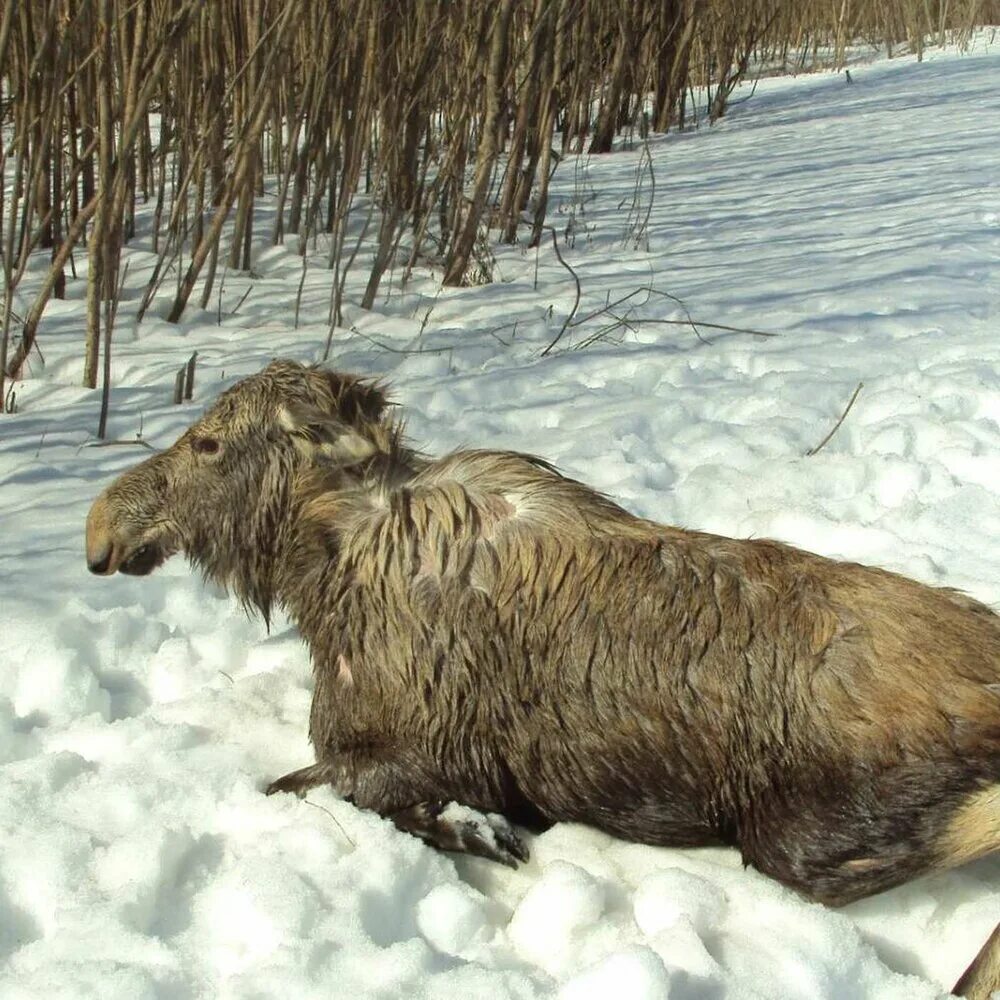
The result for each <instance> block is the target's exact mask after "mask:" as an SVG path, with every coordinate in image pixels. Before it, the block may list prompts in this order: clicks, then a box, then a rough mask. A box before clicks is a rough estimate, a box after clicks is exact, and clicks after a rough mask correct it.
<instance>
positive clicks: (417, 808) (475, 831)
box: [392, 802, 528, 868]
mask: <svg viewBox="0 0 1000 1000" xmlns="http://www.w3.org/2000/svg"><path fill="white" fill-rule="evenodd" d="M392 820H393V822H394V823H395V824H396V826H397V827H399V829H400V830H405V831H406V832H407V833H412V834H413V835H414V836H416V837H419V838H420V839H421V840H423V841H426V842H427V843H428V844H432V845H433V846H434V847H437V848H438V849H439V850H442V851H458V852H460V853H462V854H474V855H476V856H477V857H480V858H488V859H489V860H490V861H497V862H499V863H500V864H502V865H507V867H508V868H516V867H517V866H518V863H519V862H523V861H527V860H528V849H527V848H526V847H525V846H524V843H523V841H522V840H521V838H520V837H519V836H518V835H517V833H516V831H515V830H514V828H513V826H511V824H510V823H509V822H508V821H507V819H506V818H505V817H503V816H501V815H499V814H498V813H482V812H480V811H479V810H477V809H470V808H469V807H468V806H463V805H460V804H459V803H457V802H450V803H448V804H447V805H444V804H443V803H441V802H418V803H417V804H416V805H413V806H409V807H407V808H406V809H400V810H398V811H397V812H395V813H393V814H392Z"/></svg>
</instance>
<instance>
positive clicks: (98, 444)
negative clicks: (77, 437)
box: [81, 438, 156, 451]
mask: <svg viewBox="0 0 1000 1000" xmlns="http://www.w3.org/2000/svg"><path fill="white" fill-rule="evenodd" d="M133 444H137V445H139V446H140V447H141V448H148V449H149V450H150V451H156V449H155V448H154V447H153V446H152V445H151V444H150V443H149V442H148V441H143V439H142V438H136V439H135V440H133V441H122V440H121V439H120V438H118V439H116V440H114V441H85V442H84V443H83V445H82V446H81V447H83V448H113V447H115V446H116V445H121V446H124V447H128V446H129V445H133Z"/></svg>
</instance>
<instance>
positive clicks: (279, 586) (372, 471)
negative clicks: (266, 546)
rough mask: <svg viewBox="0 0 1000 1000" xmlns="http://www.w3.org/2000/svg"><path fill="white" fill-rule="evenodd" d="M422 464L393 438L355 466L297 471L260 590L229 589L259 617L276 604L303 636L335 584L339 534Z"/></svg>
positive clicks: (318, 618)
mask: <svg viewBox="0 0 1000 1000" xmlns="http://www.w3.org/2000/svg"><path fill="white" fill-rule="evenodd" d="M424 465H426V460H425V459H424V458H423V457H421V456H420V455H418V454H417V453H416V452H414V451H412V450H411V449H408V448H405V447H404V446H403V445H401V444H399V443H398V442H395V443H394V447H393V448H392V450H391V451H390V452H386V453H379V454H378V455H376V456H375V457H374V458H373V459H371V460H369V461H368V462H366V463H364V465H362V466H360V467H357V468H353V469H348V470H336V471H333V470H324V469H323V468H322V467H314V468H312V469H309V470H305V471H302V472H300V473H299V474H298V475H297V476H295V477H294V479H293V481H292V483H291V488H290V490H289V496H288V501H287V505H286V507H285V511H284V513H283V514H282V516H281V517H280V519H279V521H278V523H277V524H276V525H275V527H274V530H273V533H272V536H271V537H273V540H274V544H273V547H272V548H271V550H270V551H271V556H270V559H269V565H270V568H271V572H270V573H269V574H268V576H267V577H266V582H267V590H266V592H265V591H264V590H258V591H257V592H256V593H253V594H248V593H246V592H240V591H239V589H238V588H235V587H234V589H237V591H238V593H239V594H240V597H241V598H242V599H243V600H244V602H245V603H249V604H252V605H253V606H254V607H256V608H257V609H258V610H259V611H260V612H261V613H262V615H263V616H264V618H265V620H267V617H268V613H269V610H270V607H271V605H272V604H279V605H281V606H282V607H283V608H284V609H285V611H286V612H287V613H288V614H289V616H290V617H291V618H292V620H293V621H295V623H296V624H297V625H298V626H299V628H300V629H301V630H302V631H303V633H304V634H305V635H306V637H307V638H309V637H310V636H311V633H312V632H313V631H314V629H315V628H316V627H318V625H319V622H320V621H321V620H325V618H326V617H327V615H328V608H329V601H330V597H331V592H332V591H334V590H336V589H337V588H338V587H339V586H340V585H341V582H342V581H341V571H340V563H341V552H342V547H343V536H344V533H345V532H349V531H351V530H352V528H351V525H352V524H353V523H354V522H355V521H356V519H357V518H358V517H359V516H361V517H364V516H365V514H366V513H367V512H369V511H371V510H373V509H374V508H375V507H376V506H381V505H382V504H383V503H384V498H385V494H386V493H387V492H391V491H392V490H394V489H397V488H399V487H401V486H403V485H405V483H406V482H407V481H408V480H410V479H411V478H412V477H413V476H414V475H415V474H416V472H417V471H419V469H420V468H422V467H423V466H424ZM256 579H257V577H256V576H255V577H254V580H256ZM248 582H249V581H248ZM324 609H327V610H326V611H325V610H324Z"/></svg>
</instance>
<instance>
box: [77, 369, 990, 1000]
mask: <svg viewBox="0 0 1000 1000" xmlns="http://www.w3.org/2000/svg"><path fill="white" fill-rule="evenodd" d="M395 412H396V411H395V409H394V408H393V407H392V406H390V403H389V400H388V397H387V393H386V390H385V388H384V387H383V386H381V385H380V384H378V383H375V382H371V381H368V380H365V379H362V378H360V377H357V376H353V375H347V374H341V373H337V372H334V371H330V370H326V369H323V368H321V367H307V366H303V365H300V364H298V363H295V362H292V361H285V360H278V361H274V362H272V363H271V364H269V365H268V366H267V367H266V368H264V369H263V370H262V371H261V372H259V373H258V374H256V375H253V376H251V377H249V378H246V379H244V380H243V381H242V382H239V383H238V384H236V385H235V386H234V387H233V388H231V389H229V390H228V391H227V392H225V393H223V394H222V395H221V396H220V397H219V399H218V400H217V401H216V402H215V404H214V405H213V406H212V407H211V408H209V409H208V410H207V412H206V413H205V414H204V415H203V416H202V417H201V419H199V420H198V421H197V422H196V423H194V425H193V426H192V427H190V428H189V429H188V430H187V431H186V432H185V433H184V434H183V435H182V436H181V437H180V438H179V439H178V440H177V441H176V442H175V443H174V444H173V445H172V446H171V447H169V448H168V449H166V450H165V451H163V452H160V453H158V454H156V455H154V456H153V457H151V458H149V459H148V460H146V461H145V462H143V463H142V464H140V465H138V466H136V467H135V468H133V469H132V470H130V471H128V472H125V473H124V474H123V475H121V476H120V477H119V478H118V479H117V480H116V481H115V482H113V483H112V484H111V485H110V486H109V487H108V488H107V489H106V490H105V491H104V492H103V493H102V494H101V495H100V496H99V497H98V498H97V500H96V501H95V502H94V504H93V507H92V508H91V510H90V513H89V515H88V518H87V539H86V551H87V564H88V566H89V568H90V570H91V571H92V572H93V573H97V574H104V575H107V574H112V573H115V572H121V573H126V574H132V575H136V576H142V575H145V574H148V573H150V572H152V571H153V570H154V569H155V568H156V567H157V566H159V565H160V564H161V563H163V562H164V560H166V559H168V558H169V557H170V556H172V555H174V554H175V553H178V552H182V553H184V555H186V556H187V557H188V559H189V560H190V561H191V562H192V563H193V564H194V565H195V566H197V567H199V568H200V569H201V571H202V573H203V574H204V576H205V577H207V578H209V579H211V580H213V581H216V582H218V583H220V584H222V585H223V586H225V587H227V588H228V589H229V590H230V591H231V592H232V593H233V594H235V596H236V597H238V598H239V599H240V600H241V601H242V602H243V603H244V604H245V605H246V606H247V607H248V608H250V609H256V611H258V612H259V613H260V614H261V615H262V616H263V617H264V619H265V620H267V619H268V616H269V614H270V612H271V610H272V608H274V607H275V606H276V605H281V606H283V607H284V608H285V609H286V610H287V612H288V613H289V614H290V616H291V617H292V619H293V620H294V621H295V623H296V624H297V626H298V628H299V629H300V630H301V633H302V635H303V636H304V638H305V639H306V640H307V642H308V645H309V647H310V650H311V656H312V661H313V668H314V677H315V688H314V694H313V701H312V708H311V715H310V722H309V734H310V739H311V741H312V744H313V747H314V749H315V755H316V761H315V763H313V764H310V765H308V766H306V767H303V768H302V769H301V770H298V771H295V772H293V773H291V774H288V775H285V776H284V777H281V778H278V779H277V780H276V781H274V782H273V783H271V784H270V785H269V786H268V788H267V792H268V793H269V794H270V793H273V792H294V793H296V794H299V795H302V794H305V792H306V791H307V790H308V789H310V788H311V787H314V786H318V785H322V784H329V785H332V786H333V788H334V790H335V791H336V792H337V793H339V794H340V795H342V796H344V797H346V798H348V799H349V800H350V801H352V802H353V803H355V804H356V805H357V806H358V807H360V808H364V809H371V810H375V811H376V812H378V813H379V814H381V815H383V816H386V817H388V818H390V819H391V820H392V821H393V822H394V823H395V824H396V825H397V826H398V827H399V828H400V829H401V830H404V831H407V832H409V833H411V834H414V835H416V836H418V837H420V838H422V839H424V840H425V841H427V842H428V843H430V844H432V845H434V846H436V847H438V848H441V849H445V850H450V851H464V852H468V853H471V854H475V855H480V856H483V857H486V858H490V859H493V860H495V861H498V862H501V863H504V864H509V865H517V864H518V863H519V862H522V861H524V860H526V858H527V856H528V853H527V850H526V847H525V844H524V841H523V839H522V835H521V834H520V833H519V832H518V829H517V826H526V827H528V828H531V827H533V826H540V827H544V826H545V825H546V824H552V823H555V822H560V821H574V822H580V823H586V824H591V825H593V826H595V827H598V828H600V829H602V830H604V831H606V832H608V833H610V834H613V835H615V836H618V837H623V838H627V839H629V840H633V841H638V842H642V843H645V844H653V845H670V846H698V845H707V844H729V845H734V846H736V847H738V848H739V850H740V851H741V853H742V857H743V860H744V863H746V864H748V865H753V866H755V867H756V868H757V869H759V870H760V871H762V872H764V873H766V874H768V875H770V876H772V877H773V878H775V879H777V880H779V881H781V882H782V883H784V884H785V885H787V886H790V887H792V888H793V889H795V890H797V891H798V892H800V893H802V894H804V895H805V896H807V897H808V898H810V899H813V900H818V901H821V902H824V903H827V904H829V905H833V906H837V905H842V904H844V903H847V902H850V901H851V900H855V899H858V898H860V897H862V896H865V895H868V894H871V893H875V892H879V891H881V890H884V889H888V888H890V887H892V886H895V885H898V884H899V883H901V882H903V881H905V880H908V879H911V878H914V877H916V876H919V875H921V874H923V873H928V872H932V871H938V870H943V869H947V868H950V867H953V866H957V865H961V864H963V863H966V862H969V861H971V860H973V859H976V858H979V857H982V856H984V855H987V854H989V853H991V852H994V851H997V850H998V849H1000V617H998V616H997V615H996V614H994V612H993V611H992V610H991V609H990V608H988V607H986V606H985V605H983V604H980V603H978V602H977V601H975V600H972V599H971V598H969V597H967V596H965V595H963V594H962V593H959V592H957V591H955V590H950V589H939V588H932V587H929V586H925V585H923V584H920V583H917V582H915V581H912V580H909V579H906V578H904V577H902V576H899V575H896V574H893V573H889V572H886V571H884V570H881V569H876V568H871V567H867V566H862V565H857V564H854V563H846V562H838V561H835V560H831V559H827V558H823V557H820V556H817V555H813V554H811V553H809V552H805V551H801V550H799V549H795V548H792V547H790V546H788V545H784V544H780V543H778V542H775V541H767V540H734V539H729V538H723V537H718V536H714V535H710V534H705V533H701V532H697V531H690V530H681V529H679V528H674V527H668V526H664V525H661V524H657V523H654V522H652V521H649V520H644V519H642V518H640V517H637V516H634V515H632V514H631V513H629V512H628V511H626V510H625V509H623V508H622V507H620V506H618V505H617V504H615V503H614V502H613V501H612V500H610V499H609V498H607V497H606V496H604V495H602V494H600V493H598V492H596V491H595V490H593V489H591V488H589V487H587V486H586V485H584V484H582V483H580V482H577V481H575V480H572V479H569V478H566V477H564V476H562V475H561V474H560V473H559V472H557V471H556V470H555V469H554V468H553V467H552V466H551V465H549V464H548V463H547V462H545V461H544V460H542V459H540V458H536V457H533V456H530V455H524V454H519V453H515V452H511V451H490V450H463V451H456V452H453V453H451V454H448V455H445V456H444V457H442V458H437V459H431V458H428V457H426V456H424V455H422V454H420V453H419V452H417V451H416V450H414V449H413V448H412V447H410V445H409V444H408V443H407V441H406V439H405V437H404V433H403V427H402V424H401V422H400V421H399V419H397V417H396V416H395ZM515 824H516V825H515ZM998 930H1000V928H998ZM958 985H959V987H961V988H962V989H963V990H964V991H965V993H966V995H968V996H974V997H986V996H988V995H989V993H990V992H991V990H993V989H997V988H1000V935H998V934H997V933H994V935H993V937H992V938H991V941H990V942H988V943H987V946H986V947H985V948H984V949H983V951H982V952H981V953H980V955H979V957H978V958H977V959H976V961H975V962H974V963H973V966H972V967H970V969H969V971H968V972H967V973H966V975H965V976H964V977H963V979H962V981H961V982H960V983H959V984H958Z"/></svg>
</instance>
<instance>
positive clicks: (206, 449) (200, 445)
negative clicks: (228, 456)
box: [191, 437, 219, 455]
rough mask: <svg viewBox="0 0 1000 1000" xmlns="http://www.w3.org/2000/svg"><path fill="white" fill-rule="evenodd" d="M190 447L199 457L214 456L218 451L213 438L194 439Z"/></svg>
mask: <svg viewBox="0 0 1000 1000" xmlns="http://www.w3.org/2000/svg"><path fill="white" fill-rule="evenodd" d="M191 447H192V448H193V449H194V450H195V451H196V452H197V453H198V454H199V455H215V454H216V453H217V452H218V451H219V442H218V441H216V440H215V438H200V437H199V438H194V439H193V440H192V441H191Z"/></svg>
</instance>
